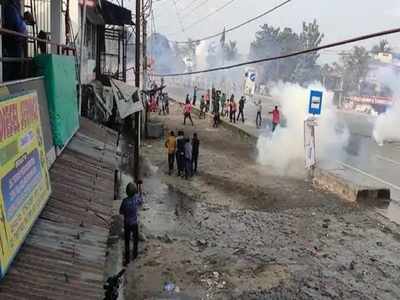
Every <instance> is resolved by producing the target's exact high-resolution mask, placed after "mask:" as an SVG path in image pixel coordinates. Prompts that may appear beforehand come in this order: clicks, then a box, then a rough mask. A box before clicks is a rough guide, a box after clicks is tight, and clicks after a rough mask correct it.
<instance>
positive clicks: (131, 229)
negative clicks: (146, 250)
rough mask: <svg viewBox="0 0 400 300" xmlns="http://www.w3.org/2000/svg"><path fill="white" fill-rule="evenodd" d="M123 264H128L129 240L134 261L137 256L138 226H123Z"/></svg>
mask: <svg viewBox="0 0 400 300" xmlns="http://www.w3.org/2000/svg"><path fill="white" fill-rule="evenodd" d="M124 231H125V262H126V263H129V261H130V241H131V238H132V240H133V251H132V255H133V259H135V258H136V257H137V255H138V243H139V225H138V224H133V225H125V226H124Z"/></svg>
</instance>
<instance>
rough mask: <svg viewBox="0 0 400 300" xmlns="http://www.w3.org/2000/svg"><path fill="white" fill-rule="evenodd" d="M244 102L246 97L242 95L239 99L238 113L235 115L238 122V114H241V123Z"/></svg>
mask: <svg viewBox="0 0 400 300" xmlns="http://www.w3.org/2000/svg"><path fill="white" fill-rule="evenodd" d="M245 103H246V99H245V98H244V97H243V96H242V97H241V98H240V100H239V113H238V116H237V121H238V122H239V119H240V116H242V123H244V114H243V112H244V104H245Z"/></svg>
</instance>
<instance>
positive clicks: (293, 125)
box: [257, 83, 349, 175]
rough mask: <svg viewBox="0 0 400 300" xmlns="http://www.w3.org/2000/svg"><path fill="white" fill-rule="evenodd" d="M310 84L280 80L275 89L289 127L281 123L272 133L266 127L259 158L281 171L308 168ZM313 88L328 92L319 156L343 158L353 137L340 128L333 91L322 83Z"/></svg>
mask: <svg viewBox="0 0 400 300" xmlns="http://www.w3.org/2000/svg"><path fill="white" fill-rule="evenodd" d="M310 89H311V86H310V88H307V89H305V88H303V87H301V86H300V85H297V84H289V83H277V84H276V85H275V86H273V87H272V89H271V96H272V98H273V99H274V101H276V104H277V105H279V108H280V111H281V115H282V116H283V117H284V118H285V119H286V126H285V127H278V128H277V129H276V131H275V132H274V133H273V134H272V133H270V129H266V131H265V132H264V134H263V135H262V136H260V138H259V139H258V142H257V150H258V162H259V163H261V164H263V165H267V166H270V167H272V168H273V170H274V171H275V172H277V173H279V174H281V175H295V172H297V170H298V169H304V158H305V153H304V120H305V118H306V116H307V110H308V100H309V94H310ZM312 89H317V90H322V91H323V92H324V98H323V104H322V105H323V107H322V114H321V116H320V117H319V120H318V127H317V128H316V152H317V159H318V160H319V161H323V160H326V159H329V160H331V159H333V158H338V159H339V158H340V156H341V155H343V154H344V147H345V145H346V144H347V141H348V138H349V132H348V130H347V128H344V129H343V128H342V129H339V121H338V118H337V115H336V110H335V108H334V106H333V102H332V98H333V96H332V94H329V93H327V91H326V90H324V89H323V88H322V87H321V86H320V84H315V85H313V86H312Z"/></svg>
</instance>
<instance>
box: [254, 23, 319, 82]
mask: <svg viewBox="0 0 400 300" xmlns="http://www.w3.org/2000/svg"><path fill="white" fill-rule="evenodd" d="M323 37H324V35H323V34H322V33H321V32H320V31H319V25H318V24H317V21H316V20H314V21H313V22H311V23H306V22H304V23H303V30H302V32H301V33H300V34H297V33H296V32H294V31H293V30H292V29H291V28H284V29H282V30H281V29H280V28H279V27H278V28H275V27H273V26H269V25H268V24H264V25H263V26H261V28H260V30H259V31H257V32H256V38H255V40H254V41H253V42H252V43H251V46H250V58H251V59H261V58H265V57H273V56H278V55H283V54H288V53H292V52H296V51H298V50H302V49H310V48H313V47H317V46H319V45H320V44H321V42H322V39H323ZM318 58H319V54H318V53H309V54H305V55H302V56H293V57H290V58H285V59H282V60H275V61H271V62H267V63H264V64H261V65H259V66H258V67H257V68H258V72H259V76H260V77H261V80H264V81H279V80H282V81H285V82H296V83H300V84H306V83H309V82H311V81H315V80H319V79H320V78H321V76H320V67H319V66H318V64H317V60H318Z"/></svg>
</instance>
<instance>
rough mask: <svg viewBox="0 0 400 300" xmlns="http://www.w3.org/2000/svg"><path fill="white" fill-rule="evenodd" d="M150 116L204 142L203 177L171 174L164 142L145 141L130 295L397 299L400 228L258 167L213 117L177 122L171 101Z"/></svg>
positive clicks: (244, 145) (250, 149)
mask: <svg viewBox="0 0 400 300" xmlns="http://www.w3.org/2000/svg"><path fill="white" fill-rule="evenodd" d="M150 119H151V120H152V121H154V122H157V123H162V124H163V126H164V128H165V130H166V131H169V130H174V131H177V130H184V132H185V135H186V136H187V137H190V136H192V134H193V133H194V132H196V133H197V134H198V135H199V138H200V141H201V142H200V143H201V144H200V145H201V146H200V157H199V169H198V171H199V172H198V173H197V175H196V176H194V177H192V178H190V179H188V180H185V179H183V178H180V177H178V176H176V175H177V172H176V171H175V172H173V174H172V175H168V166H167V159H166V150H165V146H164V142H165V140H160V139H150V140H146V141H145V145H144V146H143V147H142V152H141V156H142V158H143V161H142V163H141V166H142V172H143V178H144V191H145V195H146V197H145V204H144V206H145V207H144V208H143V210H142V211H141V212H140V216H139V220H140V224H141V226H140V230H141V232H142V233H143V237H144V238H145V242H144V243H139V257H138V260H136V261H135V262H134V263H131V264H130V265H129V266H128V268H127V278H126V290H127V293H126V295H125V298H126V299H188V300H189V299H193V300H194V299H222V300H224V299H238V300H240V299H243V300H244V299H246V300H247V299H321V300H322V299H379V300H380V299H382V300H384V299H399V296H400V286H399V285H398V270H399V264H400V261H399V259H398V253H399V251H400V240H399V238H398V232H399V229H400V226H399V225H397V224H394V223H392V222H390V221H389V220H388V219H386V218H384V217H383V216H381V215H380V214H377V213H376V212H374V211H372V210H371V209H369V208H368V207H358V206H354V205H351V204H349V203H347V202H346V201H342V200H340V199H339V198H338V197H337V196H335V195H333V194H331V193H327V192H325V191H321V190H318V192H316V190H315V188H314V186H313V185H312V181H310V180H307V179H306V180H305V179H304V178H302V177H300V178H295V177H292V176H290V177H289V176H281V175H278V174H276V172H275V171H274V170H273V169H272V168H266V167H264V166H262V165H260V164H258V163H257V161H256V160H255V159H254V155H253V154H254V145H253V144H251V143H249V142H248V140H247V139H246V138H240V135H239V134H238V132H236V131H233V130H231V129H228V128H227V127H225V126H221V127H219V128H212V127H211V119H210V118H208V119H205V120H204V119H202V120H200V119H198V118H197V117H195V118H194V126H192V125H189V124H187V125H186V126H184V125H183V124H182V110H181V107H180V106H179V105H176V103H174V102H171V107H170V114H169V115H166V116H164V115H158V114H157V113H152V114H151V115H150ZM166 283H167V284H166ZM169 286H172V291H171V288H169ZM165 290H167V291H165Z"/></svg>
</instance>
